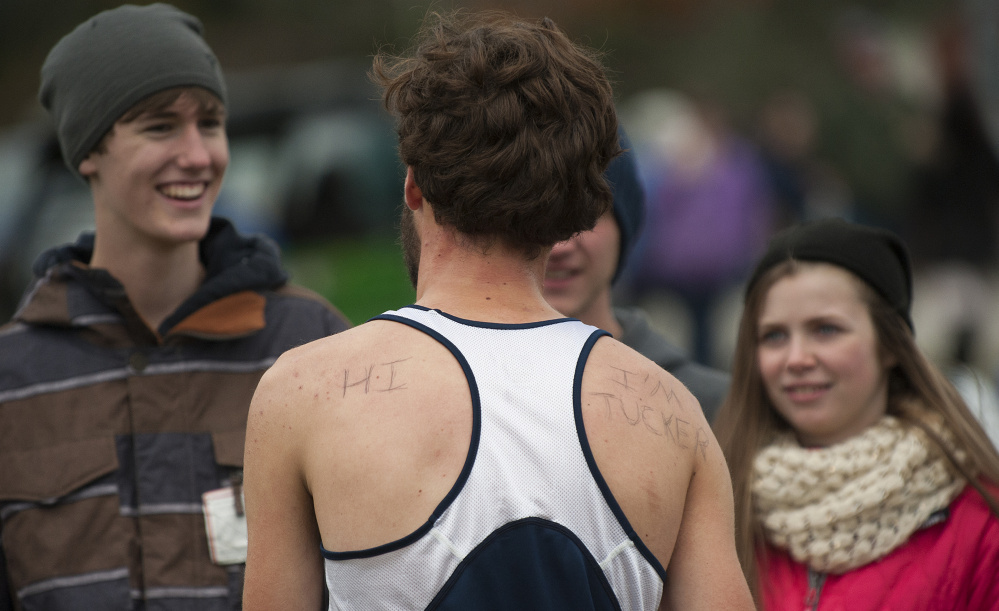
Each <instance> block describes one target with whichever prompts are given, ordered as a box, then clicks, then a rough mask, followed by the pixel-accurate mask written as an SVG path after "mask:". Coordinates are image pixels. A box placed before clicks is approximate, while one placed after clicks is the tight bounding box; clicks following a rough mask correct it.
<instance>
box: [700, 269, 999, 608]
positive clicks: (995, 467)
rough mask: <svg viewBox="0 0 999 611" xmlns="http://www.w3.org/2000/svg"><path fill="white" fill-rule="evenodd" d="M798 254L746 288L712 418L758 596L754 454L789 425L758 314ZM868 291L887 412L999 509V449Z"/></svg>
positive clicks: (899, 321)
mask: <svg viewBox="0 0 999 611" xmlns="http://www.w3.org/2000/svg"><path fill="white" fill-rule="evenodd" d="M799 269H800V262H799V261H797V260H794V259H788V260H786V261H784V262H782V263H778V264H776V265H774V266H773V267H771V268H770V269H769V270H768V271H767V272H765V273H764V274H763V275H762V276H760V277H759V278H758V279H757V280H756V281H755V282H754V283H753V285H752V286H751V287H750V290H749V292H748V293H747V294H746V300H745V306H744V308H743V313H742V318H741V320H740V322H739V332H738V337H737V340H736V347H735V357H734V359H733V363H732V384H731V386H730V387H729V392H728V395H727V396H726V398H725V401H724V402H723V403H722V406H721V408H720V410H719V412H718V415H717V416H716V417H715V420H714V423H713V424H714V429H715V436H716V437H717V438H718V442H719V444H721V447H722V451H723V452H724V453H725V458H726V460H727V461H728V466H729V470H730V471H731V474H732V485H733V491H734V494H735V510H736V516H735V522H736V523H735V526H736V529H735V535H736V548H737V550H738V553H739V560H740V562H741V563H742V568H743V571H744V573H745V574H746V580H747V581H748V582H749V586H750V588H751V589H752V591H753V595H754V597H755V598H756V599H757V603H758V604H759V602H760V600H759V593H758V589H759V585H760V583H759V571H758V557H757V554H758V553H765V549H766V546H765V545H764V538H763V530H762V527H761V525H760V524H758V523H757V522H756V520H755V519H754V514H753V497H752V472H753V461H754V459H755V457H756V454H757V453H758V452H759V451H760V449H762V448H763V447H764V446H766V445H768V444H769V443H770V442H771V441H773V439H774V437H775V436H776V435H777V433H778V432H781V431H786V430H789V429H790V425H788V423H787V422H786V421H785V420H784V419H783V418H782V417H781V416H780V415H779V414H778V413H777V411H776V410H775V409H774V407H773V404H772V403H771V401H770V399H769V397H768V396H767V393H766V389H765V388H764V386H763V380H762V378H761V377H760V370H759V364H758V362H757V351H756V345H757V333H758V331H757V322H758V321H759V317H760V313H761V310H762V307H763V303H764V300H765V298H766V295H767V293H768V292H769V290H770V288H771V287H772V286H773V285H774V284H775V283H776V282H777V281H778V280H780V279H781V278H785V277H788V276H791V275H794V274H795V273H797V272H798V271H799ZM857 284H858V285H860V286H861V287H862V289H861V299H863V300H864V301H865V302H866V304H867V306H868V311H869V313H870V315H871V320H872V322H873V324H874V328H875V331H876V334H877V341H878V344H879V348H880V350H882V351H883V352H884V353H886V354H891V355H893V356H894V357H895V359H896V361H897V364H896V365H895V366H894V367H893V368H892V370H891V372H890V373H889V388H888V409H887V412H888V413H889V414H891V415H894V416H896V417H898V418H899V419H900V420H902V421H903V422H906V423H909V424H910V425H911V426H916V427H919V428H920V429H922V430H924V431H926V432H927V434H928V435H929V437H930V438H931V439H932V440H933V441H934V443H935V445H936V446H937V448H938V449H939V451H940V452H941V453H942V454H943V455H944V456H946V457H947V459H948V460H949V461H950V462H951V463H952V464H953V465H954V467H955V468H956V469H957V470H958V471H959V472H960V473H961V474H962V475H963V476H964V477H965V479H967V480H968V482H969V484H971V485H972V486H974V487H975V489H976V490H978V492H979V493H980V494H981V495H982V498H984V499H985V501H986V502H987V503H988V505H989V507H990V508H991V509H992V513H993V514H995V515H996V516H997V517H999V501H997V499H996V498H994V496H993V495H991V494H989V492H988V491H987V490H986V489H985V488H984V487H983V486H982V485H981V483H980V482H979V480H978V478H981V479H984V480H986V481H988V482H990V483H991V484H993V485H996V484H999V452H997V451H996V449H995V447H994V446H993V445H992V443H991V441H990V440H989V438H988V436H987V435H986V433H985V431H984V430H983V429H982V427H981V425H980V424H979V423H978V420H977V419H976V418H975V416H974V415H972V413H971V412H970V411H969V410H968V407H967V406H966V405H965V403H964V400H963V399H962V398H961V395H960V394H958V392H957V390H956V389H955V388H954V386H953V384H951V383H950V381H948V379H947V378H946V376H945V375H944V374H943V373H942V372H941V371H940V370H939V369H938V368H937V367H936V366H934V365H933V364H932V363H931V362H930V361H929V360H928V359H927V358H926V357H925V355H924V354H923V353H922V351H921V350H920V349H919V347H918V346H917V345H916V343H915V338H914V336H913V333H912V331H911V329H910V328H909V326H908V325H907V324H906V322H905V321H904V319H903V318H902V317H901V316H900V315H899V314H898V312H897V311H896V310H894V309H893V308H892V307H891V306H889V305H888V303H887V302H886V301H885V300H884V299H883V298H882V297H881V296H880V295H878V294H877V292H875V291H874V290H873V289H872V288H871V287H870V286H869V285H867V284H866V283H864V282H862V281H860V282H858V283H857ZM927 411H928V412H931V413H933V414H936V415H937V416H938V417H939V418H941V419H942V420H943V422H944V424H945V425H946V426H947V427H948V428H949V429H950V431H951V432H952V433H953V435H954V439H955V440H956V443H957V446H958V447H959V448H960V449H961V450H962V451H963V453H964V455H965V456H964V457H963V459H962V460H958V458H957V456H955V453H954V451H953V450H952V449H951V448H950V447H948V446H947V445H946V444H944V443H943V441H942V440H941V439H940V438H939V437H938V436H937V435H936V434H934V433H933V432H932V431H931V430H930V429H929V427H928V426H927V425H926V424H925V423H924V421H923V420H922V419H921V418H920V413H921V412H922V413H925V412H927Z"/></svg>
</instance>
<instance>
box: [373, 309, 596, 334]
mask: <svg viewBox="0 0 999 611" xmlns="http://www.w3.org/2000/svg"><path fill="white" fill-rule="evenodd" d="M406 308H413V309H414V310H423V311H424V312H437V313H438V314H440V315H441V316H443V317H444V318H447V319H449V320H453V321H454V322H456V323H459V324H462V325H467V326H469V327H479V328H481V329H536V328H538V327H547V326H549V325H557V324H561V323H564V322H574V321H578V320H579V319H578V318H553V319H551V320H540V321H537V322H520V323H500V322H482V321H481V320H471V319H468V318H461V317H458V316H454V315H453V314H448V313H447V312H444V311H443V310H438V309H436V308H428V307H426V306H420V305H415V304H414V305H408V306H403V307H401V308H399V309H400V310H404V309H406ZM378 319H383V320H384V319H385V316H384V315H379V316H375V317H374V318H372V319H371V320H378Z"/></svg>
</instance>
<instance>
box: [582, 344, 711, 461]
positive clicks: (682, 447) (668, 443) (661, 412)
mask: <svg viewBox="0 0 999 611" xmlns="http://www.w3.org/2000/svg"><path fill="white" fill-rule="evenodd" d="M581 399H582V403H583V406H584V412H586V411H589V412H592V413H591V415H592V416H598V417H596V418H593V421H594V425H595V426H599V428H600V429H601V430H603V431H606V432H608V433H609V432H611V431H614V432H615V434H616V435H618V436H624V437H637V438H638V439H639V440H642V441H643V443H640V444H639V448H646V449H647V450H653V449H655V451H656V452H667V453H669V454H672V455H675V457H676V459H678V460H681V462H684V463H687V462H690V461H693V460H695V459H697V458H702V459H703V458H706V452H707V447H708V445H709V444H710V443H711V441H710V440H711V439H712V435H711V430H710V426H709V425H708V423H707V421H706V420H705V418H704V413H703V411H702V410H701V408H700V405H699V404H698V402H697V399H696V398H694V396H693V395H692V394H691V393H690V391H688V390H687V388H686V387H685V386H684V385H683V384H682V383H681V382H680V381H679V380H677V379H676V378H675V377H673V376H672V375H671V374H670V373H669V372H667V371H666V370H664V369H663V368H661V367H660V366H659V365H657V364H656V363H655V362H653V361H651V360H649V359H648V358H646V357H644V356H642V355H641V354H639V353H638V352H636V351H635V350H633V349H631V348H629V347H628V346H625V345H624V344H622V343H620V342H618V341H616V340H613V339H611V338H603V339H601V340H600V341H599V342H597V344H596V345H595V346H594V349H593V352H592V354H591V356H590V359H589V361H588V363H587V366H586V370H585V372H584V374H583V386H582V397H581ZM598 423H599V424H598ZM588 426H589V425H588Z"/></svg>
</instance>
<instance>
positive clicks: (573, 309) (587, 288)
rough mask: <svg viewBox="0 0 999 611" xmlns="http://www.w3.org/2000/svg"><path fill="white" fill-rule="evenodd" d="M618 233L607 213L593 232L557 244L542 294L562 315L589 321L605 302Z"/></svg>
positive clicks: (586, 232)
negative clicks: (592, 313)
mask: <svg viewBox="0 0 999 611" xmlns="http://www.w3.org/2000/svg"><path fill="white" fill-rule="evenodd" d="M620 245H621V234H620V231H619V230H618V227H617V222H616V221H615V220H614V214H613V212H606V213H604V215H603V216H601V217H600V219H599V220H598V221H597V224H596V226H595V227H594V228H593V230H592V231H584V232H582V233H580V234H578V235H576V236H575V237H573V238H570V239H568V240H566V241H564V242H559V243H558V244H556V245H555V246H554V247H553V248H552V251H551V254H550V255H549V256H548V266H547V268H546V270H545V283H544V295H545V299H546V300H547V301H548V303H549V304H551V306H552V307H553V308H555V309H556V310H558V311H559V312H561V313H562V314H564V315H566V316H571V317H573V318H579V319H581V320H584V321H585V320H590V319H592V318H593V316H592V315H591V312H593V311H594V310H595V309H596V308H599V307H601V304H602V303H603V302H604V301H606V307H609V306H610V291H611V282H612V280H613V279H614V272H615V271H616V269H617V260H618V256H619V254H620V248H621V246H620Z"/></svg>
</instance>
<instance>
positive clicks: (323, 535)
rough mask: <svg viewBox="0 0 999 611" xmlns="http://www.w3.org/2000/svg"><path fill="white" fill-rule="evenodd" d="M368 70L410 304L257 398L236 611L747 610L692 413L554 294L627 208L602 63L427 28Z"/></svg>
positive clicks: (333, 343)
mask: <svg viewBox="0 0 999 611" xmlns="http://www.w3.org/2000/svg"><path fill="white" fill-rule="evenodd" d="M373 75H374V77H375V79H376V80H377V82H378V83H380V84H381V85H382V86H383V87H384V91H385V93H384V101H385V105H386V107H387V108H388V109H389V110H390V111H392V112H393V113H394V114H395V115H396V116H397V117H398V128H397V129H398V134H399V152H400V157H401V159H402V161H403V163H404V164H406V166H407V168H408V169H407V173H406V178H405V180H404V184H403V192H404V202H405V206H404V208H403V210H402V212H403V217H402V238H403V245H404V252H405V253H406V257H405V259H406V262H407V266H408V268H409V272H410V277H411V278H412V280H413V283H414V285H415V287H416V303H415V304H414V305H411V306H407V307H403V308H400V309H398V310H395V311H391V312H386V313H385V314H382V315H380V316H377V317H375V318H374V319H372V320H370V321H369V322H367V323H365V324H362V325H359V326H357V327H355V328H354V329H351V330H349V331H347V332H345V333H342V334H338V335H336V336H333V337H330V338H325V339H322V340H319V341H315V342H312V343H310V344H308V345H306V346H303V347H301V348H298V349H296V350H293V351H290V352H288V353H286V354H285V355H283V356H282V357H281V358H280V359H279V360H278V362H277V363H276V364H275V365H274V367H272V368H271V369H270V371H269V372H268V373H267V374H265V376H264V378H263V379H262V380H261V383H260V386H259V387H258V388H257V391H256V394H255V395H254V399H253V404H252V407H251V410H250V411H251V415H250V421H249V426H248V429H247V445H246V480H245V484H246V513H247V518H248V525H249V555H248V561H247V578H246V590H245V595H244V608H245V609H246V610H247V611H256V610H259V609H266V610H270V609H278V608H291V609H313V608H316V607H318V606H319V604H320V600H319V598H318V593H319V591H320V590H321V587H322V583H323V581H324V578H325V582H326V584H327V585H328V588H329V592H330V608H331V609H334V608H336V609H345V608H352V609H372V608H378V609H393V610H395V609H398V610H410V609H425V608H431V609H501V610H503V609H509V610H515V609H516V610H520V609H548V610H553V611H555V610H559V609H565V610H570V609H571V610H573V611H578V610H581V609H629V610H640V609H645V610H650V611H651V610H654V609H686V610H690V611H694V610H700V609H704V610H708V609H712V610H713V609H726V610H733V611H734V610H743V609H749V608H751V605H752V601H751V598H750V594H749V589H748V587H747V585H746V583H745V579H744V577H743V575H742V571H741V570H740V568H739V563H738V560H737V558H736V556H735V547H734V534H733V532H732V502H731V496H730V495H731V491H730V485H731V483H730V481H729V477H728V472H727V468H726V467H725V463H724V460H723V458H722V455H721V452H720V450H719V448H718V445H717V442H716V441H715V440H714V437H713V436H712V434H711V430H710V427H709V425H708V423H707V421H706V420H705V419H704V415H703V414H702V413H701V409H700V407H699V406H698V404H697V401H696V399H695V398H694V397H693V396H692V395H691V394H690V393H689V392H688V391H687V390H686V389H685V388H684V387H683V385H682V384H680V383H679V382H677V380H676V379H675V378H674V377H673V376H671V375H670V374H669V373H667V372H666V371H663V370H662V368H660V367H659V366H658V365H656V364H655V363H653V362H652V361H650V360H648V359H646V358H645V357H643V356H641V355H640V354H638V353H637V352H635V351H634V350H632V349H630V348H628V347H627V346H625V345H623V344H621V343H620V342H618V341H616V340H615V339H613V338H611V337H608V334H607V333H606V332H605V331H602V330H600V329H596V328H594V327H591V326H589V325H586V324H584V323H582V322H580V321H578V320H574V319H571V318H566V317H564V316H562V315H561V314H560V313H559V312H558V311H556V310H555V309H554V308H552V307H551V306H550V305H549V304H548V303H547V302H546V301H545V300H544V296H543V293H542V290H543V283H544V277H545V264H546V260H547V257H548V254H549V252H550V250H551V248H552V246H553V245H554V244H556V243H558V242H561V241H564V240H567V239H569V238H570V237H571V236H573V235H575V234H577V233H579V232H581V231H588V230H591V229H593V227H594V225H595V223H596V222H597V220H598V219H599V218H600V216H601V215H603V214H604V213H605V212H607V211H608V210H609V209H610V207H611V204H612V201H611V200H612V196H611V191H610V189H609V188H608V186H607V182H606V180H605V179H604V172H605V171H606V169H607V165H608V164H609V163H610V161H611V159H612V158H613V157H614V156H616V155H618V154H619V153H620V147H619V144H618V130H617V117H616V111H615V108H614V99H613V90H612V88H611V85H610V83H609V82H608V80H607V77H606V75H605V73H604V68H603V66H602V65H601V64H600V62H599V60H598V58H597V56H596V53H595V52H594V51H593V50H591V49H588V48H586V47H583V46H580V45H577V44H575V43H573V42H572V41H571V40H570V39H569V38H568V37H567V36H566V35H565V33H564V32H562V31H561V30H560V29H559V28H558V27H557V26H556V25H555V24H554V23H553V22H552V21H551V20H550V19H547V18H545V19H541V20H538V21H530V22H528V21H522V20H519V19H517V18H515V17H512V16H510V15H507V14H505V13H492V12H489V13H483V14H480V13H464V12H459V13H456V14H448V15H436V14H435V15H430V16H428V18H427V21H426V23H425V24H424V26H423V29H422V30H421V31H420V33H419V34H418V36H417V40H416V41H415V48H414V50H413V52H412V53H411V54H406V55H405V56H401V57H390V56H388V55H385V54H379V55H377V56H376V58H375V61H374V65H373ZM636 408H637V411H636ZM636 413H637V418H638V419H637V420H636V419H635V417H636ZM695 473H696V477H695ZM320 552H321V555H320ZM667 566H668V567H669V571H666V570H665V567H667Z"/></svg>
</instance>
